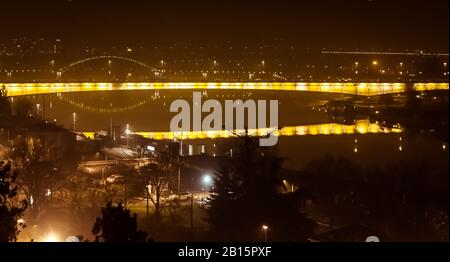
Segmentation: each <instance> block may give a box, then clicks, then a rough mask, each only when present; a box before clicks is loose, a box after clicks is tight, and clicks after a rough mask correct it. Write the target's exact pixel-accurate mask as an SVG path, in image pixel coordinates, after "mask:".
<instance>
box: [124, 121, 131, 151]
mask: <svg viewBox="0 0 450 262" xmlns="http://www.w3.org/2000/svg"><path fill="white" fill-rule="evenodd" d="M125 134H126V135H127V146H129V142H128V141H129V139H128V138H129V135H130V134H131V130H130V125H129V124H127V128H126V129H125Z"/></svg>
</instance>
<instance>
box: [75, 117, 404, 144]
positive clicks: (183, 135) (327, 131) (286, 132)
mask: <svg viewBox="0 0 450 262" xmlns="http://www.w3.org/2000/svg"><path fill="white" fill-rule="evenodd" d="M270 131H272V129H268V128H261V129H252V130H249V131H248V132H249V134H250V135H256V136H263V135H265V134H267V133H268V132H270ZM402 131H403V130H402V129H401V128H399V127H392V128H388V127H382V126H380V125H378V124H376V123H370V122H369V121H368V120H360V121H357V122H356V124H354V125H343V124H336V123H327V124H318V125H304V126H290V127H283V128H282V129H281V130H278V131H276V132H275V133H276V135H277V136H307V135H310V136H314V135H345V134H379V133H385V134H387V133H401V132H402ZM238 133H241V134H243V133H244V131H243V130H241V131H238ZM83 134H84V135H85V136H87V137H90V138H93V137H94V132H83ZM134 134H138V135H141V136H143V137H146V138H153V139H156V140H165V139H167V140H172V139H181V140H186V139H188V140H189V139H214V138H232V137H234V135H233V134H231V133H230V132H229V131H227V130H220V131H192V132H136V133H134Z"/></svg>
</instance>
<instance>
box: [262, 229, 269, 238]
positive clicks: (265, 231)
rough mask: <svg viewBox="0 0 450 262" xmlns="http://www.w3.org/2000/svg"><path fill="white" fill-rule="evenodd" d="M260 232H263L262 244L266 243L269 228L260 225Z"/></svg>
mask: <svg viewBox="0 0 450 262" xmlns="http://www.w3.org/2000/svg"><path fill="white" fill-rule="evenodd" d="M262 230H263V231H264V242H267V231H268V230H269V226H267V225H262Z"/></svg>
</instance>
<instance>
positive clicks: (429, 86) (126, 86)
mask: <svg viewBox="0 0 450 262" xmlns="http://www.w3.org/2000/svg"><path fill="white" fill-rule="evenodd" d="M3 86H5V87H6V88H7V90H8V96H23V95H38V94H49V93H65V92H91V91H112V90H173V89H175V90H181V89H193V90H195V89H204V90H206V89H213V90H277V91H278V90H279V91H310V92H326V93H341V94H353V95H365V96H370V95H381V94H392V93H401V92H405V91H406V85H405V84H404V83H306V82H304V83H301V82H300V83H294V82H282V83H274V82H270V83H269V82H268V83H261V82H258V83H251V82H248V83H244V82H239V83H238V82H234V83H227V82H211V83H206V82H205V83H203V82H186V83H145V82H144V83H0V87H3ZM414 89H415V90H417V91H426V90H448V89H449V84H448V83H416V84H414Z"/></svg>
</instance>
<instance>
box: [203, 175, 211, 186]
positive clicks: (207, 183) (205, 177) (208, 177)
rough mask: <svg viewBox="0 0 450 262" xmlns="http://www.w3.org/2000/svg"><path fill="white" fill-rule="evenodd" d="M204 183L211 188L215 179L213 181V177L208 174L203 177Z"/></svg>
mask: <svg viewBox="0 0 450 262" xmlns="http://www.w3.org/2000/svg"><path fill="white" fill-rule="evenodd" d="M202 182H203V184H204V185H205V186H210V185H212V183H213V179H212V177H211V175H208V174H206V175H203V177H202Z"/></svg>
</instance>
